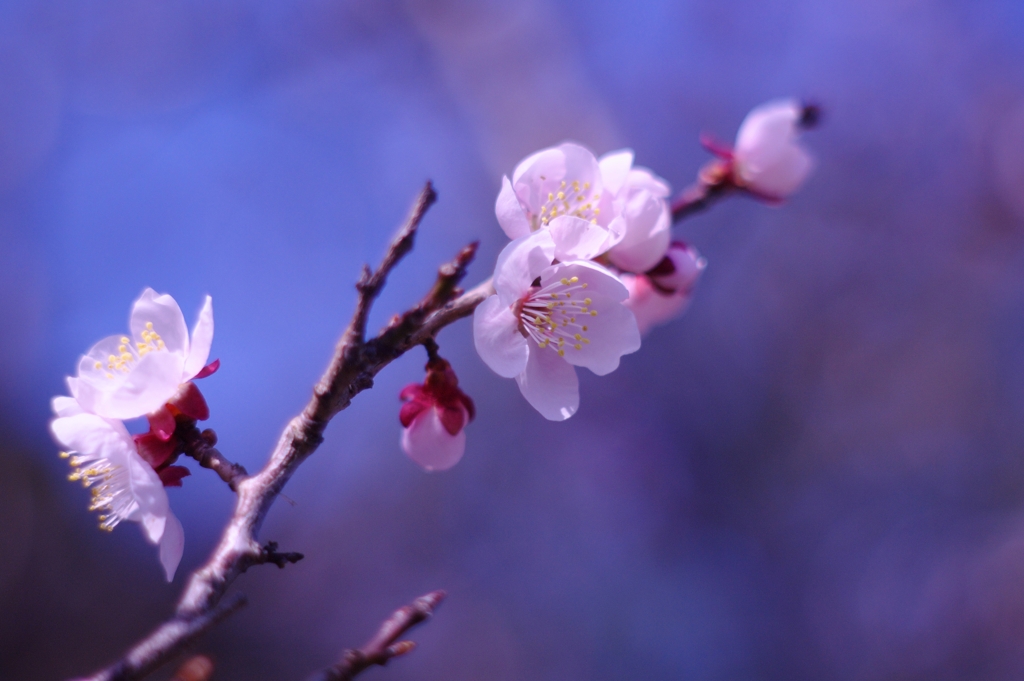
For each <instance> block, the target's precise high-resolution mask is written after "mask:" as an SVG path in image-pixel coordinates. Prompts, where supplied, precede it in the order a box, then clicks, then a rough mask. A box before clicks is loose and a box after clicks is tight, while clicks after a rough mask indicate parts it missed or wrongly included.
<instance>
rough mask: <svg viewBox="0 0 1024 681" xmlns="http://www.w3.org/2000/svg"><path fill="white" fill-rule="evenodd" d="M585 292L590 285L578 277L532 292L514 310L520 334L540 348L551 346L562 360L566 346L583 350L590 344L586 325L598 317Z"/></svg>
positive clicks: (553, 283)
mask: <svg viewBox="0 0 1024 681" xmlns="http://www.w3.org/2000/svg"><path fill="white" fill-rule="evenodd" d="M585 288H587V284H586V283H585V282H584V283H581V282H580V280H579V277H572V278H571V279H567V278H565V277H563V278H562V279H560V280H559V281H556V282H552V283H550V284H548V285H547V286H544V287H543V288H542V287H539V286H538V287H536V288H532V289H530V291H529V292H528V293H527V294H526V295H525V296H523V298H522V299H521V300H519V302H517V303H516V305H515V306H514V308H513V312H514V313H516V314H517V316H518V317H519V331H520V332H521V333H522V334H523V335H524V336H526V337H527V338H530V339H532V340H533V341H534V342H535V343H536V344H537V347H539V348H546V347H548V346H550V347H551V348H552V349H553V350H556V351H557V352H558V355H559V356H560V357H565V348H566V346H569V347H572V348H575V349H576V350H582V349H583V346H584V345H589V344H590V339H589V338H587V337H586V336H585V335H584V334H585V333H587V331H588V330H589V328H588V327H587V325H586V324H584V323H583V322H585V321H587V317H596V316H597V310H595V309H594V308H593V301H592V300H591V299H590V298H585V297H583V295H582V293H581V292H582V291H583V289H585ZM573 294H575V296H574V295H573ZM577 319H579V321H577Z"/></svg>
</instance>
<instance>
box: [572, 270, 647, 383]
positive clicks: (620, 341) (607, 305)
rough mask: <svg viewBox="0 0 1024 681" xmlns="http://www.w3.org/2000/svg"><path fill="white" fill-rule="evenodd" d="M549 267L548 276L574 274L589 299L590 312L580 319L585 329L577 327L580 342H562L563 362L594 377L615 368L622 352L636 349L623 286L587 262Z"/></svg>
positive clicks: (635, 331)
mask: <svg viewBox="0 0 1024 681" xmlns="http://www.w3.org/2000/svg"><path fill="white" fill-rule="evenodd" d="M553 269H555V270H556V271H555V273H554V276H553V277H552V278H555V277H566V278H570V279H571V278H572V277H578V278H579V281H580V282H581V283H584V284H587V288H586V295H587V297H588V298H589V299H590V301H591V302H590V303H588V307H589V308H590V311H591V315H590V316H585V317H584V321H582V324H583V325H584V326H585V327H586V331H583V330H582V329H581V330H580V332H579V335H580V336H581V339H580V342H577V343H575V344H572V343H571V341H570V342H569V343H566V345H565V347H564V350H565V361H566V362H569V363H570V364H573V365H575V366H581V367H586V368H588V369H590V370H591V371H593V372H594V373H595V374H597V375H598V376H604V375H605V374H608V373H611V372H612V371H615V369H617V368H618V367H619V358H620V357H621V356H622V355H628V354H629V353H631V352H636V351H637V350H639V349H640V331H639V330H638V329H637V324H636V319H635V318H634V317H633V313H632V312H630V311H629V309H627V308H626V307H625V306H624V305H623V304H622V301H623V300H624V299H625V297H626V296H627V295H628V291H627V290H626V287H625V286H624V285H623V284H622V282H621V281H619V280H618V278H616V277H614V276H612V275H611V274H609V273H608V272H607V271H605V270H603V268H600V267H599V266H593V265H591V264H590V263H583V262H574V263H566V264H563V265H559V266H558V267H557V268H553ZM594 312H596V313H597V314H596V315H594V314H593V313H594ZM583 339H585V340H586V341H590V342H589V343H588V342H585V341H584V340H583Z"/></svg>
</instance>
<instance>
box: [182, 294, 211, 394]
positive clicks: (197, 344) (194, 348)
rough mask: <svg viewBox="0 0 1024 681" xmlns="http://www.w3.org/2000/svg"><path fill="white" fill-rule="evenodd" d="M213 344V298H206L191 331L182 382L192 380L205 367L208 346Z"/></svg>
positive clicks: (207, 357) (208, 353) (208, 356)
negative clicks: (190, 340) (189, 347)
mask: <svg viewBox="0 0 1024 681" xmlns="http://www.w3.org/2000/svg"><path fill="white" fill-rule="evenodd" d="M212 344H213V298H211V297H210V296H206V299H205V300H203V307H202V309H200V310H199V319H198V320H197V321H196V325H195V327H194V328H193V329H192V342H191V349H190V350H189V353H188V357H187V358H186V359H185V368H184V371H183V375H182V377H181V380H182V381H188V380H190V379H192V378H194V377H195V376H196V375H197V374H198V373H199V372H201V371H202V370H203V367H205V366H206V360H207V359H209V358H210V346H211V345H212Z"/></svg>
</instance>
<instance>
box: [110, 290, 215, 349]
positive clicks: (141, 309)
mask: <svg viewBox="0 0 1024 681" xmlns="http://www.w3.org/2000/svg"><path fill="white" fill-rule="evenodd" d="M149 323H152V324H153V331H155V332H156V333H158V334H160V339H161V340H162V341H163V342H164V345H165V346H166V347H167V349H168V350H169V351H171V352H179V353H181V356H182V357H187V356H188V354H189V352H188V349H189V345H188V327H187V326H186V325H185V317H184V315H182V314H181V308H180V307H178V303H176V302H175V300H174V298H172V297H171V296H169V295H168V294H166V293H165V294H163V295H160V294H158V293H157V292H156V291H154V290H153V289H151V288H147V289H146V290H145V291H143V292H142V295H141V296H139V299H138V300H136V301H135V304H134V305H133V306H132V316H131V319H130V321H129V325H128V328H130V329H131V331H132V338H134V339H135V340H137V341H138V340H141V339H142V332H143V331H145V330H146V324H149ZM200 366H202V365H200Z"/></svg>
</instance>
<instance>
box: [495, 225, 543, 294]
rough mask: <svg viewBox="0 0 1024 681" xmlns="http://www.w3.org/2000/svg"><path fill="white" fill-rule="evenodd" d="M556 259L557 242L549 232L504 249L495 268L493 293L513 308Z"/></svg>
mask: <svg viewBox="0 0 1024 681" xmlns="http://www.w3.org/2000/svg"><path fill="white" fill-rule="evenodd" d="M554 258H555V242H554V240H553V239H552V238H551V234H549V233H548V232H547V231H546V230H542V231H539V232H534V233H533V234H530V235H528V236H524V237H520V238H518V239H516V240H515V241H513V242H512V243H510V244H509V245H507V246H505V248H503V249H502V251H501V253H499V254H498V262H497V264H495V266H494V290H495V292H497V294H498V297H499V298H501V301H502V302H503V303H504V304H505V305H512V304H513V303H515V302H516V301H517V300H519V298H520V297H522V295H523V294H524V293H526V292H527V291H528V290H529V289H530V285H531V284H532V283H533V280H534V279H536V278H537V277H539V276H540V273H541V272H542V271H544V269H545V268H546V267H548V266H549V265H550V264H551V261H552V260H554Z"/></svg>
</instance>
